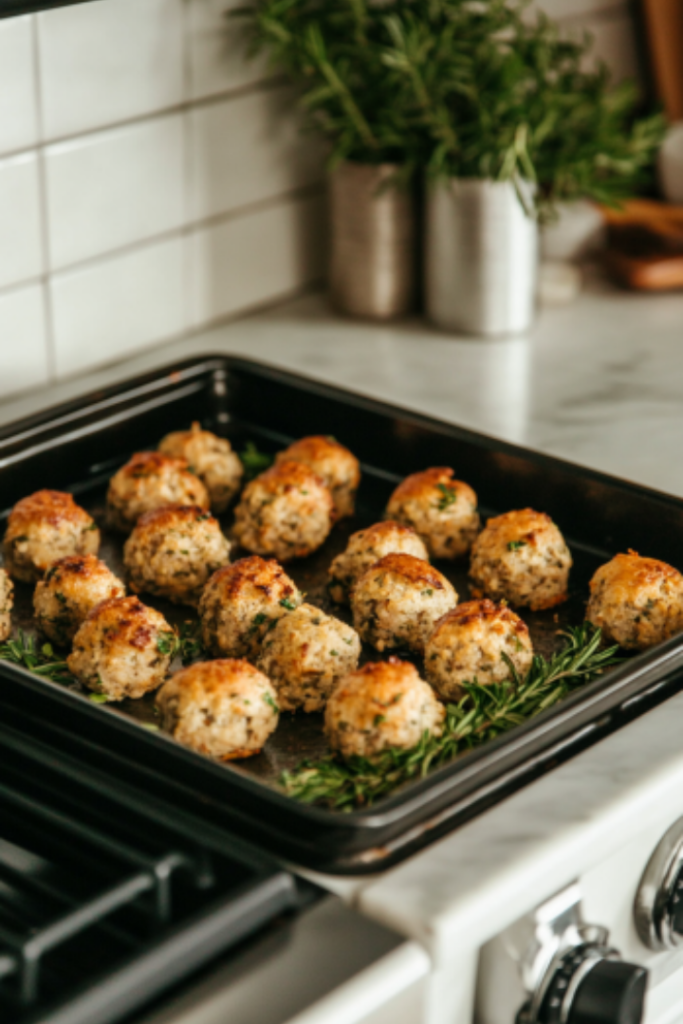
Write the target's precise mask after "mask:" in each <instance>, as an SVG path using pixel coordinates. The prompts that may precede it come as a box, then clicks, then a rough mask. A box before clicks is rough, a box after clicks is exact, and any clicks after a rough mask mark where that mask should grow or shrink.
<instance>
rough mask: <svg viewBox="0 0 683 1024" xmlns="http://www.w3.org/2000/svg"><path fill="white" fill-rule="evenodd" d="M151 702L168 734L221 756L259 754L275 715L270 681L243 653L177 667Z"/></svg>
mask: <svg viewBox="0 0 683 1024" xmlns="http://www.w3.org/2000/svg"><path fill="white" fill-rule="evenodd" d="M156 703H157V707H158V708H159V710H160V711H161V714H162V721H163V727H164V729H166V730H167V731H168V732H170V734H171V736H173V739H175V740H177V741H178V743H182V744H183V745H184V746H186V747H190V748H191V749H192V750H196V751H197V752H198V753H199V754H206V755H207V756H208V757H213V758H217V759H218V760H221V761H231V760H234V759H235V758H239V757H251V756H252V755H253V754H258V753H259V752H260V750H261V748H262V747H263V744H264V743H265V742H266V740H267V739H268V737H269V736H270V735H271V733H273V732H275V729H276V728H277V723H278V718H279V713H278V706H277V700H276V696H275V691H274V690H273V687H272V686H271V685H270V682H269V681H268V679H267V678H266V677H265V676H264V675H263V674H262V673H261V672H259V671H258V669H255V668H254V666H253V665H250V664H249V662H248V661H243V660H242V659H233V658H225V659H221V660H219V661H201V662H199V663H198V664H197V665H192V666H191V667H190V668H186V669H183V670H182V671H181V672H176V674H175V675H174V676H171V678H170V679H169V680H168V681H167V682H166V683H164V685H163V686H162V688H161V690H160V691H159V693H158V695H157V700H156Z"/></svg>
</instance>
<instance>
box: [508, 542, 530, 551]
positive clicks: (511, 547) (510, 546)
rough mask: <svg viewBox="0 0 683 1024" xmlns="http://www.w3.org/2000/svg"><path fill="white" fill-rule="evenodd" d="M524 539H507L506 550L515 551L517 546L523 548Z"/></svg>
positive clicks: (524, 544)
mask: <svg viewBox="0 0 683 1024" xmlns="http://www.w3.org/2000/svg"><path fill="white" fill-rule="evenodd" d="M525 547H526V541H525V540H511V541H508V551H517V550H518V549H519V548H525Z"/></svg>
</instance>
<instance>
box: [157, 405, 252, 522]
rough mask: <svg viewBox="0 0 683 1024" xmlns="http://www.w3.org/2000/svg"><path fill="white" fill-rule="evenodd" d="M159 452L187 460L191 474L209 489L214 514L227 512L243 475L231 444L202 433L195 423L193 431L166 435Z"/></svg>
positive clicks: (240, 463) (212, 435)
mask: <svg viewBox="0 0 683 1024" xmlns="http://www.w3.org/2000/svg"><path fill="white" fill-rule="evenodd" d="M159 451H160V452H162V453H163V454H164V455H172V456H174V457H175V458H181V459H186V460H187V462H188V464H189V468H190V472H192V473H195V474H196V475H197V476H198V477H199V479H200V480H201V481H202V483H203V484H204V486H205V487H206V488H207V490H208V492H209V496H210V498H211V508H212V510H213V511H214V512H225V510H226V508H227V507H228V505H229V504H230V502H231V501H232V499H233V498H234V497H235V495H236V494H237V493H238V492H239V489H240V486H241V484H242V477H243V475H244V469H243V467H242V462H241V460H240V457H239V455H237V454H236V452H234V451H233V450H232V447H231V445H230V442H229V441H227V440H226V439H225V438H223V437H217V436H216V435H215V434H212V433H211V431H209V430H202V429H201V427H200V425H199V423H193V424H192V429H191V430H178V431H175V432H174V433H172V434H167V435H166V437H165V438H164V439H163V441H162V442H161V444H160V445H159Z"/></svg>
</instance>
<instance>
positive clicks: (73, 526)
mask: <svg viewBox="0 0 683 1024" xmlns="http://www.w3.org/2000/svg"><path fill="white" fill-rule="evenodd" d="M99 548H100V531H99V530H98V528H97V524H96V523H95V520H94V519H93V518H92V516H89V515H88V513H87V512H86V511H85V510H84V509H82V508H81V507H80V506H79V505H77V504H76V502H75V501H74V499H73V496H72V495H71V494H63V493H62V492H61V491H36V493H35V494H31V495H29V497H28V498H22V500H21V501H19V502H17V504H16V505H15V506H14V508H13V509H12V511H11V512H10V514H9V518H8V520H7V532H6V534H5V541H4V552H5V567H6V569H7V571H8V573H9V574H10V576H13V577H14V578H15V579H17V580H21V581H22V582H23V583H35V582H36V581H37V580H39V579H42V576H43V573H44V572H45V570H46V569H49V567H50V566H51V565H52V563H53V562H56V561H58V560H59V559H60V558H65V557H66V556H67V555H96V554H97V552H98V551H99Z"/></svg>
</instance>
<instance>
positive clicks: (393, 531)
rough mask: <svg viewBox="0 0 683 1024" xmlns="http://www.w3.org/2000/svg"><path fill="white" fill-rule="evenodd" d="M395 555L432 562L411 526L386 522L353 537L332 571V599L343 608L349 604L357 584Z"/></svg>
mask: <svg viewBox="0 0 683 1024" xmlns="http://www.w3.org/2000/svg"><path fill="white" fill-rule="evenodd" d="M391 554H404V555H414V556H415V558H421V559H422V561H423V562H427V561H429V556H428V554H427V549H426V547H425V546H424V543H423V542H422V541H421V540H420V538H419V537H418V535H417V533H416V532H415V530H413V528H412V527H411V526H403V524H401V523H394V522H391V521H385V522H383V523H375V524H374V526H369V527H368V528H367V529H366V530H358V532H357V533H354V534H352V535H351V537H350V538H349V543H348V544H347V545H346V551H343V552H342V554H341V555H337V557H336V558H335V560H334V561H333V562H332V565H331V566H330V568H329V570H328V572H329V575H330V582H329V585H328V590H329V592H330V596H331V597H332V599H333V600H334V601H337V602H338V603H339V604H341V603H343V602H344V601H348V599H349V594H350V592H351V589H352V587H353V584H354V583H355V582H356V580H357V579H359V578H360V577H361V576H362V575H363V573H364V572H366V570H367V569H369V568H370V566H371V565H374V564H375V562H379V560H380V558H384V556H385V555H391Z"/></svg>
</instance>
